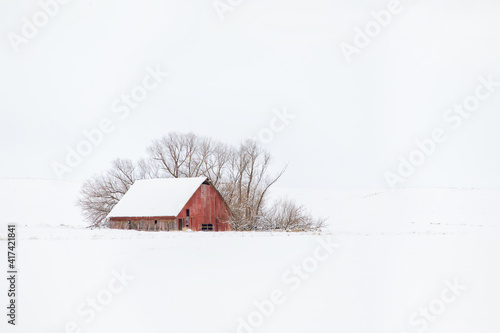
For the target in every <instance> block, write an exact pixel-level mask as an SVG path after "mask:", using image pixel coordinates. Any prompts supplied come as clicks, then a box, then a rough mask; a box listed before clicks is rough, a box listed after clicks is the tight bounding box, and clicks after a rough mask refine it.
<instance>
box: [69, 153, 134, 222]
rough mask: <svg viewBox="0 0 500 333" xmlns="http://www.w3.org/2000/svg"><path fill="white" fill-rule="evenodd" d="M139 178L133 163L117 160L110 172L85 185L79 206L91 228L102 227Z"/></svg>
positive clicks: (93, 178) (88, 181) (94, 178)
mask: <svg viewBox="0 0 500 333" xmlns="http://www.w3.org/2000/svg"><path fill="white" fill-rule="evenodd" d="M137 176H138V175H137V168H136V166H135V165H134V163H133V162H132V161H130V160H126V159H117V160H115V161H113V163H112V167H111V168H110V169H109V170H107V171H105V172H104V173H103V174H101V175H97V176H94V177H92V178H91V179H88V180H87V181H85V182H84V183H83V186H82V189H81V196H80V199H79V200H78V202H77V204H78V206H80V208H81V209H82V210H83V212H84V216H85V218H86V220H88V221H89V222H90V224H91V226H93V227H100V226H102V224H103V222H104V220H105V218H106V216H107V215H108V214H109V213H110V212H111V210H112V209H113V207H114V206H115V205H116V204H117V203H118V201H120V199H121V198H122V197H123V196H124V195H125V193H127V191H128V189H129V188H130V186H132V184H133V183H134V182H135V181H136V179H137Z"/></svg>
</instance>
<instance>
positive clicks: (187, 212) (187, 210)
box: [186, 209, 189, 217]
mask: <svg viewBox="0 0 500 333" xmlns="http://www.w3.org/2000/svg"><path fill="white" fill-rule="evenodd" d="M186 216H187V217H189V209H186Z"/></svg>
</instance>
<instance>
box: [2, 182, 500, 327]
mask: <svg viewBox="0 0 500 333" xmlns="http://www.w3.org/2000/svg"><path fill="white" fill-rule="evenodd" d="M77 185H78V184H75V183H64V182H51V181H25V180H21V181H19V180H8V181H0V199H1V201H2V202H1V208H2V214H1V220H0V222H1V223H0V225H1V228H2V229H0V239H2V241H1V242H0V253H2V254H1V257H2V258H5V254H4V253H5V252H6V246H7V245H6V242H5V241H4V239H5V237H6V233H5V231H6V230H5V225H6V224H7V223H9V222H15V223H17V224H18V260H19V284H18V288H19V299H18V301H19V309H18V311H19V312H18V315H19V317H18V326H16V327H15V328H12V327H7V325H6V316H5V315H2V316H3V317H4V319H3V320H2V321H1V323H0V331H1V332H4V331H6V332H27V333H28V332H47V333H49V332H54V333H56V332H57V333H60V332H176V333H177V332H217V333H219V332H241V333H250V332H370V333H371V332H384V333H386V332H395V333H396V332H397V333H400V332H407V333H413V332H424V331H425V332H453V333H455V332H481V333H489V332H491V333H498V332H499V331H500V320H499V319H498V316H497V314H498V312H499V311H500V287H499V286H498V282H497V281H500V270H499V269H498V262H500V251H499V250H500V245H499V240H500V236H499V233H498V225H499V219H500V208H499V205H498V204H497V202H500V193H499V192H496V191H482V190H466V189H404V190H394V191H390V190H387V191H380V192H377V191H354V192H344V191H331V190H299V189H277V190H275V191H274V193H273V195H278V194H286V195H288V196H289V197H290V198H295V199H296V200H297V201H298V202H303V203H304V204H305V205H306V206H307V207H308V208H310V209H311V210H312V211H313V212H314V213H316V214H317V215H321V216H325V217H329V218H330V220H329V222H330V227H329V229H328V230H326V231H324V232H322V233H239V232H227V233H201V232H199V233H197V232H165V233H152V232H137V231H128V230H90V229H87V228H85V227H83V226H82V221H81V217H80V216H79V211H78V209H77V208H75V207H74V205H73V203H74V202H75V201H76V196H77V193H78V186H77ZM56 210H57V211H56ZM61 225H63V226H61ZM4 260H5V259H4ZM1 266H2V267H5V266H6V260H5V264H3V265H1ZM3 270H4V271H6V269H3ZM6 290H7V284H6V279H4V278H2V279H0V295H5V292H6ZM4 291H5V292H4ZM1 298H2V299H4V301H1V302H2V303H3V304H5V303H6V299H7V298H6V296H2V297H1ZM2 308H4V309H5V306H2ZM4 312H6V310H4Z"/></svg>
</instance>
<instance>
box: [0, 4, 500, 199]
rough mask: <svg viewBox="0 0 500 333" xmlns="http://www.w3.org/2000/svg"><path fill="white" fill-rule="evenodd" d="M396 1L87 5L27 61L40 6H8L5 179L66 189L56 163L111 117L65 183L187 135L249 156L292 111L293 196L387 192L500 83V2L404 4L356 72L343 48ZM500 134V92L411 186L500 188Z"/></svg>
mask: <svg viewBox="0 0 500 333" xmlns="http://www.w3.org/2000/svg"><path fill="white" fill-rule="evenodd" d="M45 1H48V0H45ZM388 2H389V1H355V0H343V1H340V0H338V1H333V0H332V1H326V0H324V1H321V0H311V1H295V0H268V1H255V0H243V1H242V4H241V5H239V6H237V7H236V8H234V10H233V11H232V12H228V13H226V16H225V20H220V19H219V17H218V16H217V13H216V12H215V10H214V8H213V6H212V1H210V0H204V1H200V0H197V1H194V0H191V1H189V0H178V1H174V0H156V1H153V0H150V1H128V0H127V1H125V0H121V1H105V0H102V1H98V0H72V1H70V3H68V4H66V5H62V6H61V8H60V9H59V12H58V13H57V14H56V15H55V16H54V17H53V18H51V19H50V20H49V23H48V24H47V26H45V27H42V28H40V30H39V32H38V34H37V35H36V36H34V37H33V38H32V39H30V40H29V42H28V43H27V44H26V45H20V46H19V49H20V52H19V53H16V52H14V50H13V48H12V46H11V43H10V42H9V39H8V34H9V33H10V32H14V33H17V34H21V27H22V25H23V21H22V18H23V17H28V18H31V17H32V16H33V15H34V14H35V13H37V12H38V11H40V5H39V4H38V1H26V0H24V1H20V0H0V33H1V36H2V38H1V39H0V93H1V98H0V110H1V115H2V125H3V126H2V131H1V132H0V152H1V156H2V163H1V166H0V178H56V175H55V173H54V171H53V170H52V163H53V162H55V161H59V162H64V159H65V156H66V150H65V147H66V146H70V147H75V146H76V145H77V144H78V143H79V142H80V141H81V140H82V139H83V138H84V137H83V135H82V134H81V132H82V130H84V129H91V128H94V127H97V126H98V124H99V122H100V121H101V120H102V119H103V118H110V119H112V120H113V121H115V122H116V128H115V130H114V131H113V132H112V133H110V134H108V135H106V136H105V138H104V140H103V142H102V143H101V144H100V145H98V146H97V147H96V148H95V149H94V150H93V152H92V154H90V155H89V156H87V157H85V158H84V160H83V162H82V163H81V164H80V165H79V166H78V167H77V168H75V169H74V171H73V172H72V173H71V174H68V175H66V176H65V177H64V179H68V180H82V179H85V178H86V177H88V176H90V175H92V174H93V173H96V172H100V171H102V170H104V169H106V168H107V167H108V166H109V163H110V161H111V160H113V159H115V158H117V157H124V158H125V157H128V158H133V159H135V158H138V157H141V156H144V155H145V152H144V150H145V147H146V146H147V145H148V144H149V143H150V142H151V140H153V139H155V138H159V137H160V136H162V135H163V134H166V133H167V132H169V131H172V130H177V131H182V132H187V131H193V132H195V133H199V134H202V135H208V136H212V137H214V138H217V139H220V140H222V141H225V142H227V143H233V144H237V143H239V142H240V141H242V140H244V139H245V138H248V137H252V136H255V135H257V134H258V133H259V132H260V131H261V130H262V129H263V128H264V127H266V126H268V125H269V122H270V120H271V118H272V117H273V108H279V109H281V108H282V107H285V106H286V108H287V109H288V110H289V111H290V112H291V113H293V114H295V115H296V118H295V119H294V120H292V122H291V123H290V125H289V126H287V127H286V128H285V129H284V130H283V131H282V132H280V133H277V134H276V136H275V139H274V140H273V141H272V142H271V143H269V144H268V145H267V146H266V147H267V148H268V149H269V150H270V151H271V152H272V154H273V155H274V157H275V160H276V163H277V165H282V164H285V163H288V164H289V168H288V171H287V173H286V175H285V176H284V177H283V179H282V181H281V183H280V185H281V186H299V187H328V188H347V189H351V188H381V187H386V186H387V184H386V182H385V179H384V173H385V172H386V171H395V169H396V168H397V167H398V157H399V156H400V155H403V156H408V155H409V154H410V153H411V152H412V151H413V150H414V149H415V144H414V141H415V140H416V139H424V138H426V137H428V136H429V135H430V133H431V131H432V130H433V129H434V128H436V127H446V126H448V125H446V124H445V123H444V122H443V120H442V116H443V114H444V113H445V111H446V110H447V108H449V107H451V106H453V104H454V103H461V102H462V101H463V100H464V98H466V97H467V96H469V95H471V94H472V93H474V90H475V88H476V86H477V85H478V77H479V76H481V75H483V76H488V75H490V74H493V75H494V77H496V78H497V80H498V81H500V71H499V69H500V68H499V67H500V43H499V39H498V35H499V33H500V20H498V17H499V15H500V2H498V1H495V0H474V1H473V0H468V1H465V0H453V1H451V0H441V1H440V0H437V1H436V0H434V1H430V0H413V1H409V0H401V3H402V5H403V12H402V13H401V14H398V15H396V16H394V17H393V19H392V22H391V23H390V24H389V26H387V27H386V28H384V29H383V31H382V33H381V34H380V35H379V36H377V37H375V38H374V39H373V40H372V42H371V44H370V45H369V46H368V47H366V48H365V49H363V50H361V53H360V54H359V55H357V56H355V57H353V61H352V63H350V64H348V63H347V62H346V60H345V58H344V56H343V54H342V52H341V51H340V48H339V44H340V43H341V42H349V43H352V40H353V38H354V34H355V32H354V28H355V27H356V26H359V27H361V28H363V27H364V26H365V24H367V23H368V22H369V21H371V20H372V18H371V16H370V12H371V11H372V10H377V11H378V10H380V9H382V8H384V7H386V6H387V3H388ZM157 65H158V66H160V68H161V69H163V70H165V71H168V72H169V73H170V76H169V77H168V78H167V79H166V80H165V81H164V82H163V83H162V84H161V85H160V86H159V87H158V88H157V89H155V90H154V91H153V92H151V93H150V94H149V95H148V97H147V98H146V99H145V100H144V101H143V102H142V103H140V105H139V107H138V108H137V109H135V110H133V112H132V113H131V116H130V117H128V118H127V119H123V120H121V119H120V118H119V117H117V115H116V114H114V113H113V112H111V110H112V104H113V102H114V101H115V100H116V99H117V98H119V97H120V95H122V94H124V93H129V92H130V91H131V89H132V88H134V87H135V86H136V85H137V84H140V83H141V81H142V79H143V77H144V76H145V75H146V74H147V72H146V68H147V67H152V68H154V67H156V66H157ZM499 124H500V88H499V90H498V92H497V93H496V94H494V95H493V96H492V97H491V98H489V99H488V100H486V101H485V102H482V104H481V106H480V108H479V109H478V111H476V112H475V113H474V114H473V115H472V116H471V117H470V118H469V119H467V120H465V121H464V123H463V125H462V126H461V128H460V129H459V130H456V131H451V132H450V135H449V139H448V140H447V141H446V142H445V143H443V144H441V145H439V146H438V148H437V150H436V152H435V153H434V154H433V155H432V156H430V157H429V158H428V159H427V161H426V162H425V164H424V165H422V166H420V167H419V168H418V169H417V171H416V172H415V173H414V174H413V175H412V176H411V177H410V178H408V180H407V181H406V183H405V184H404V185H403V186H409V187H424V186H425V187H434V186H440V187H441V186H445V187H455V186H457V187H483V188H499V187H500V176H499V174H500V173H499V171H498V170H500V131H499V130H498V128H499Z"/></svg>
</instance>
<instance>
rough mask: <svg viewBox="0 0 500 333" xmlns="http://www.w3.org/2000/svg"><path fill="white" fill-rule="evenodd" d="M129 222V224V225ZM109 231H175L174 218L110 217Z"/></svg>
mask: <svg viewBox="0 0 500 333" xmlns="http://www.w3.org/2000/svg"><path fill="white" fill-rule="evenodd" d="M129 221H130V223H129ZM109 227H110V228H111V229H131V230H142V231H170V230H177V224H176V222H175V217H161V216H159V217H112V218H110V219H109Z"/></svg>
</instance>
